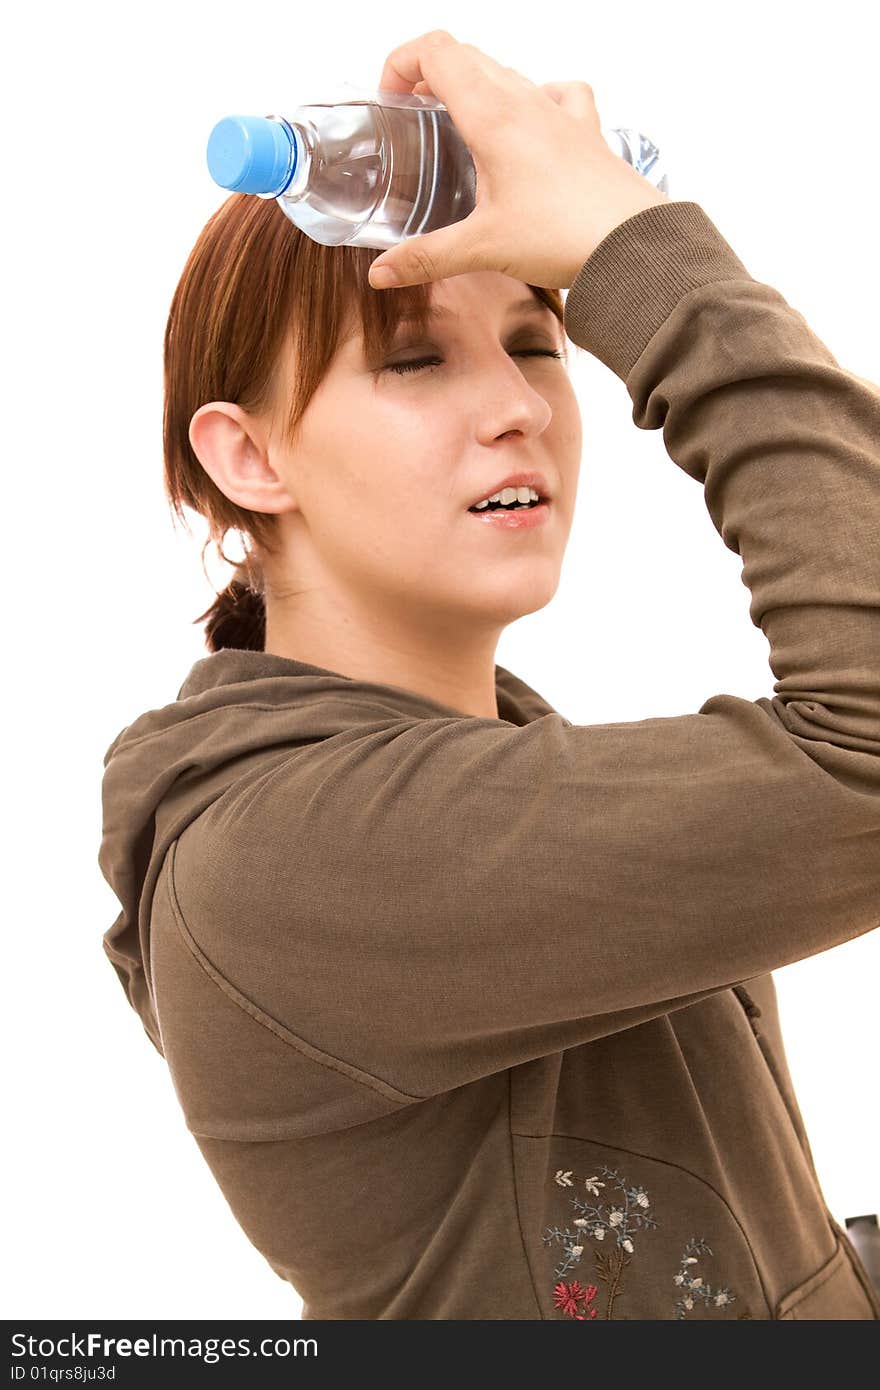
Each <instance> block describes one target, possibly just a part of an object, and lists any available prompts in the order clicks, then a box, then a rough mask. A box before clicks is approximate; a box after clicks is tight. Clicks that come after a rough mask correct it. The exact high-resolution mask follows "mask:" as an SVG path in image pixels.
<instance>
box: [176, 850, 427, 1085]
mask: <svg viewBox="0 0 880 1390" xmlns="http://www.w3.org/2000/svg"><path fill="white" fill-rule="evenodd" d="M176 851H177V841H176V840H175V841H174V843H173V845H172V846H171V854H170V855H169V871H168V873H167V874H166V883H167V888H168V898H169V901H170V903H171V909H172V912H173V915H174V919H175V921H176V923H177V926H178V930H179V932H180V935H181V938H182V940H183V941H184V942H185V944H186V946H187V947H188V949H189V951H190V953H191V955H192V957H193V959H194V960H195V961H196V963H197V965H198V966H199V967H200V969H201V970H202V972H203V973H204V974H205V975H207V977H208V978H209V979H210V980H212V981H213V983H214V985H216V987H217V988H218V989H219V990H220V991H221V992H222V993H223V994H225V995H226V997H227V998H228V999H229V1000H231V1002H232V1003H233V1004H235V1005H236V1007H237V1008H239V1009H240V1010H241V1012H242V1013H245V1014H247V1015H248V1017H249V1018H251V1019H253V1021H254V1022H255V1023H257V1024H259V1025H260V1027H261V1028H265V1029H266V1031H267V1032H269V1033H272V1034H273V1035H274V1036H275V1037H276V1038H278V1039H279V1041H280V1042H283V1043H285V1044H286V1045H287V1046H288V1047H291V1048H293V1049H294V1051H296V1052H299V1053H301V1055H302V1056H303V1057H305V1058H307V1060H308V1061H310V1062H314V1063H315V1065H316V1066H320V1067H324V1068H326V1069H327V1070H328V1071H336V1072H339V1074H340V1075H342V1076H345V1077H347V1078H348V1080H349V1081H354V1082H356V1083H357V1085H359V1086H365V1087H366V1088H367V1089H368V1090H372V1091H378V1092H379V1094H380V1095H382V1096H384V1097H385V1098H386V1099H388V1100H394V1101H397V1102H398V1103H399V1104H401V1105H411V1104H412V1103H413V1102H414V1101H422V1100H426V1099H428V1097H426V1096H410V1095H407V1094H406V1092H405V1091H399V1090H398V1089H397V1087H396V1086H391V1085H390V1084H389V1083H388V1082H387V1081H383V1080H382V1078H381V1077H372V1076H370V1075H369V1073H368V1072H364V1071H363V1070H362V1069H361V1068H360V1067H354V1066H353V1065H352V1064H351V1063H350V1062H345V1061H343V1060H342V1058H339V1057H331V1056H330V1054H329V1053H326V1052H323V1051H321V1050H320V1049H318V1048H316V1047H314V1046H313V1045H312V1044H311V1043H309V1042H306V1040H305V1039H304V1038H299V1037H298V1036H297V1035H296V1034H295V1033H292V1032H291V1031H290V1030H289V1029H288V1028H286V1027H285V1026H284V1024H281V1023H279V1022H278V1021H277V1020H276V1019H274V1018H272V1017H271V1015H270V1014H267V1013H265V1012H264V1011H263V1010H262V1009H260V1008H259V1007H258V1006H257V1005H256V1004H254V1003H253V1001H252V1000H250V999H248V997H247V995H245V994H243V993H242V992H241V991H240V990H239V989H237V988H236V986H235V985H233V984H232V983H231V981H229V980H227V978H226V976H225V975H223V974H222V972H221V971H219V970H218V969H217V967H216V966H215V965H214V964H213V962H212V961H211V960H210V959H209V958H208V957H207V956H206V955H205V953H204V951H203V950H202V949H201V947H200V946H199V944H198V942H197V941H196V939H195V937H194V936H193V935H192V933H191V932H190V930H189V927H188V926H187V925H186V921H185V919H184V916H183V912H182V910H181V906H180V901H179V898H178V896H177V887H176V885H175V883H174V863H175V857H176Z"/></svg>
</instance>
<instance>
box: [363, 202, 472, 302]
mask: <svg viewBox="0 0 880 1390" xmlns="http://www.w3.org/2000/svg"><path fill="white" fill-rule="evenodd" d="M479 220H480V219H479V209H474V211H473V212H470V213H469V214H468V216H467V217H464V218H462V219H461V220H460V221H458V222H453V223H450V225H449V226H448V227H438V228H437V230H436V231H434V232H425V233H424V234H423V235H422V236H414V237H405V238H404V240H403V241H401V242H398V244H397V245H396V246H393V247H392V248H391V249H390V250H389V251H384V252H383V253H382V255H381V256H377V257H376V259H375V260H374V261H372V262H371V263H370V276H369V279H370V285H371V287H372V288H373V289H380V290H381V289H388V288H398V287H400V286H402V285H423V284H428V283H429V282H432V281H434V280H445V279H447V278H448V277H450V276H453V275H466V274H467V273H468V271H471V270H482V269H484V261H485V255H486V245H485V237H484V238H483V239H482V241H481V237H480V228H479ZM386 267H387V269H388V270H390V271H392V272H393V274H394V277H395V278H394V281H393V283H392V282H388V283H385V282H384V281H377V280H376V279H375V272H376V270H377V269H379V268H382V269H385V268H386Z"/></svg>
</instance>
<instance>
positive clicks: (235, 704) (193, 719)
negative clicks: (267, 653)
mask: <svg viewBox="0 0 880 1390" xmlns="http://www.w3.org/2000/svg"><path fill="white" fill-rule="evenodd" d="M190 698H191V699H194V698H195V697H194V696H191V697H190ZM331 698H332V695H331ZM371 705H373V706H375V708H376V709H378V710H382V711H383V712H387V713H388V714H389V715H390V716H391V717H392V718H393V719H396V720H397V721H398V722H400V723H405V722H406V721H407V720H408V719H409V720H411V719H413V718H415V716H414V715H409V714H402V713H401V711H400V710H399V709H398V708H397V706H396V705H393V704H390V703H389V704H384V703H383V702H382V701H381V700H378V699H374V700H372V701H371ZM302 706H303V702H302V699H299V700H286V701H284V702H283V703H282V704H278V705H273V704H263V703H262V702H261V701H259V700H253V701H250V700H249V701H248V702H247V703H246V704H241V703H239V701H237V700H230V701H228V702H227V703H225V704H222V705H212V706H211V708H210V709H204V710H201V711H200V712H199V713H198V714H191V715H189V717H188V719H187V723H188V725H192V724H197V723H199V722H200V720H202V719H208V718H211V717H212V716H214V715H216V714H218V713H219V712H220V711H221V710H246V711H247V712H248V713H250V712H251V711H252V710H259V711H260V712H261V713H263V714H277V713H278V712H279V711H284V710H293V709H302ZM435 717H436V718H437V719H448V720H450V721H455V720H456V719H461V718H462V716H461V715H453V714H445V715H444V714H438V715H436V716H435ZM464 717H465V718H466V717H467V716H464ZM504 722H505V723H510V720H505V721H504ZM130 727H131V725H126V728H130ZM340 732H341V731H340ZM124 733H125V729H122V730H121V731H120V733H119V734H117V738H121V737H122V735H123V734H124ZM167 733H168V729H167V728H162V729H150V731H149V733H146V734H136V735H135V736H134V737H133V738H128V739H125V741H124V743H123V744H122V746H121V747H120V748H119V749H117V751H116V753H115V754H114V757H120V756H121V755H122V754H123V753H127V752H128V750H129V749H130V748H139V747H140V746H141V745H142V744H144V743H149V741H150V740H151V739H155V738H163V737H164V736H166V735H167ZM253 751H254V752H256V749H254V750H253ZM290 751H291V752H294V751H295V749H294V748H293V747H291V749H290Z"/></svg>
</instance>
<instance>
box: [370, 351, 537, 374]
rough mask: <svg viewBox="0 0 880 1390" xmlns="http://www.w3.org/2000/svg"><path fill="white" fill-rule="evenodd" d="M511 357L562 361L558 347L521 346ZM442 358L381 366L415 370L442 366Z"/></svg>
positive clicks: (401, 370)
mask: <svg viewBox="0 0 880 1390" xmlns="http://www.w3.org/2000/svg"><path fill="white" fill-rule="evenodd" d="M511 356H513V357H555V358H556V359H557V361H559V362H561V361H563V354H562V353H561V352H559V351H558V349H551V348H522V349H521V350H520V351H519V352H514V353H512V354H511ZM442 365H443V363H442V359H441V358H439V357H420V358H414V359H413V360H412V361H411V362H389V363H386V365H385V367H383V369H382V370H383V371H387V372H399V373H403V372H417V371H421V370H423V369H424V368H428V369H431V368H433V367H440V366H442Z"/></svg>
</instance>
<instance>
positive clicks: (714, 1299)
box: [543, 1164, 752, 1322]
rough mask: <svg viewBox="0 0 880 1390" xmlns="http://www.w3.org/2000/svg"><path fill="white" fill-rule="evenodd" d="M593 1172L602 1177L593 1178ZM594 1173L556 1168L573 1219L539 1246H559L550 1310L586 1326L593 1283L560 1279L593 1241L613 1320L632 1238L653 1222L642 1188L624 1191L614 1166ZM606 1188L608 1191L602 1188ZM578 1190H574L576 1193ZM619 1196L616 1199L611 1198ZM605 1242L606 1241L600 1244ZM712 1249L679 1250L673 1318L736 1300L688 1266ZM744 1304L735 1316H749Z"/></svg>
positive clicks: (698, 1244)
mask: <svg viewBox="0 0 880 1390" xmlns="http://www.w3.org/2000/svg"><path fill="white" fill-rule="evenodd" d="M599 1173H601V1174H602V1177H601V1178H600V1177H599ZM599 1173H594V1174H592V1175H591V1176H590V1177H588V1178H584V1179H576V1178H575V1175H574V1172H573V1170H572V1169H571V1168H559V1169H558V1170H557V1172H556V1173H555V1174H554V1177H553V1181H554V1182H555V1183H556V1184H557V1185H558V1186H559V1187H562V1188H568V1189H571V1191H570V1193H569V1205H570V1206H571V1208H572V1210H573V1212H574V1213H575V1215H574V1216H573V1217H572V1218H571V1221H570V1223H569V1224H568V1225H566V1226H564V1227H560V1226H551V1227H549V1228H548V1229H547V1230H546V1231H545V1233H544V1236H543V1242H544V1245H550V1244H552V1243H554V1242H555V1243H556V1244H558V1245H561V1246H562V1257H561V1258H560V1260H559V1262H558V1263H557V1265H556V1268H555V1269H554V1271H553V1278H554V1280H555V1281H556V1282H555V1284H554V1289H553V1307H554V1309H555V1310H556V1311H558V1312H560V1313H562V1314H563V1315H564V1316H566V1317H570V1318H576V1319H577V1320H578V1321H579V1322H586V1321H589V1320H590V1319H592V1318H596V1317H598V1316H599V1313H598V1312H597V1308H596V1295H597V1293H598V1291H599V1286H598V1282H597V1283H595V1284H594V1283H588V1284H581V1283H580V1282H579V1281H578V1280H577V1279H570V1280H566V1278H565V1276H566V1275H568V1274H569V1273H570V1271H571V1270H572V1269H574V1268H575V1267H576V1266H579V1265H580V1264H581V1261H582V1259H583V1257H584V1252H585V1249H586V1247H587V1244H588V1242H595V1245H593V1246H592V1247H591V1248H592V1254H593V1262H594V1264H595V1268H596V1277H597V1281H601V1282H604V1283H605V1284H606V1286H607V1300H606V1306H605V1312H604V1317H605V1318H612V1317H613V1316H614V1304H615V1300H616V1299H617V1298H619V1297H620V1296H621V1294H622V1292H623V1278H622V1276H623V1272H624V1270H625V1269H626V1267H627V1266H628V1265H629V1264H630V1263H631V1256H632V1255H633V1254H634V1253H635V1245H636V1236H637V1235H638V1233H639V1231H640V1230H648V1229H654V1230H656V1229H657V1222H656V1220H655V1219H654V1217H653V1216H651V1215H649V1213H648V1208H649V1207H650V1206H651V1202H650V1199H649V1197H648V1194H647V1192H646V1191H645V1189H644V1188H643V1187H630V1186H628V1185H627V1183H626V1182H625V1180H624V1179H623V1178H622V1177H621V1175H620V1173H619V1172H618V1171H617V1170H616V1169H614V1168H608V1167H606V1166H605V1165H604V1164H602V1165H600V1168H599ZM581 1188H582V1189H583V1190H584V1192H586V1193H589V1194H590V1197H595V1198H598V1199H599V1200H598V1201H596V1202H592V1201H590V1200H589V1198H588V1197H586V1196H583V1195H581V1191H580V1189H581ZM606 1188H610V1190H609V1191H604V1189H606ZM576 1189H578V1190H576ZM615 1193H619V1194H620V1195H619V1196H615V1195H614V1194H615ZM606 1238H607V1240H606ZM711 1254H712V1250H711V1249H710V1247H709V1246H708V1245H707V1243H706V1241H705V1240H704V1239H703V1238H702V1237H700V1238H699V1239H697V1237H696V1236H692V1237H691V1239H690V1240H689V1241H688V1243H687V1245H686V1246H685V1248H684V1253H683V1255H682V1257H681V1262H680V1265H679V1272H678V1274H676V1275H675V1276H674V1277H673V1283H674V1284H676V1285H677V1286H678V1287H679V1289H680V1290H681V1297H680V1298H679V1299H678V1301H677V1302H676V1303H675V1305H674V1316H675V1317H676V1318H677V1319H681V1318H686V1317H687V1316H688V1313H690V1312H691V1311H692V1310H693V1308H694V1307H695V1306H696V1303H697V1302H698V1301H699V1300H702V1302H703V1305H704V1306H705V1307H706V1308H712V1309H716V1308H717V1309H723V1310H726V1309H727V1308H729V1307H730V1305H731V1304H732V1303H735V1302H736V1301H737V1296H736V1294H735V1293H734V1292H733V1290H732V1289H730V1288H727V1287H718V1288H713V1286H712V1285H711V1284H707V1283H706V1281H705V1279H704V1276H703V1275H702V1274H699V1273H698V1272H697V1270H696V1269H695V1268H694V1266H696V1265H698V1264H699V1262H700V1256H701V1255H711ZM751 1316H752V1314H751V1312H750V1310H749V1308H748V1305H746V1307H745V1309H744V1311H743V1312H741V1313H740V1314H739V1317H740V1318H751Z"/></svg>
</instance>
